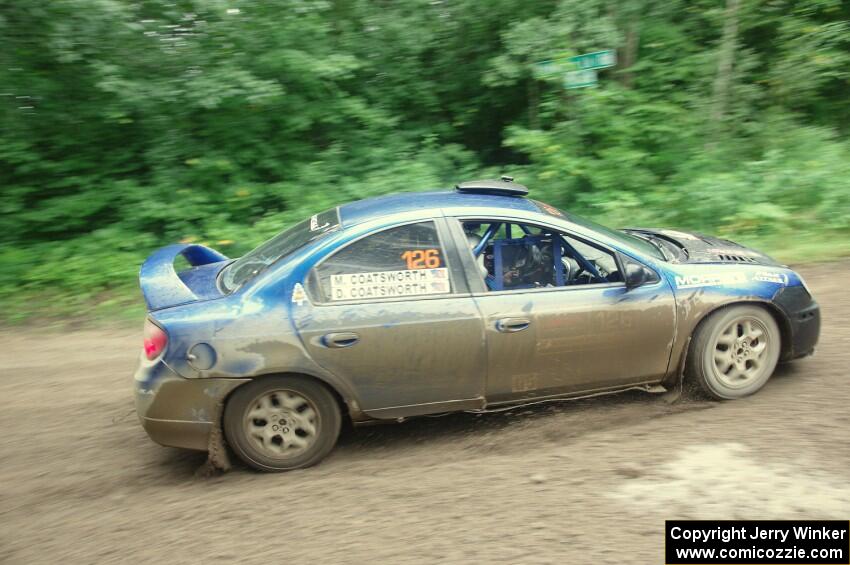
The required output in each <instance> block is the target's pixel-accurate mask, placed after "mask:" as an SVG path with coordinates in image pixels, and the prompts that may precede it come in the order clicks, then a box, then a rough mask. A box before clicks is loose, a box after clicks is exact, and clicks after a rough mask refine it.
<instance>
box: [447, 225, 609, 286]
mask: <svg viewBox="0 0 850 565" xmlns="http://www.w3.org/2000/svg"><path fill="white" fill-rule="evenodd" d="M462 225H463V230H464V232H465V234H466V238H467V242H468V244H469V248H470V250H471V252H472V253H473V255H474V256H475V261H476V263H477V265H478V270H479V271H480V272H481V275H482V276H483V277H484V281H485V283H486V284H487V289H488V290H519V289H529V288H546V287H561V286H575V285H588V284H607V283H614V282H622V281H623V277H622V275H621V273H620V269H619V265H618V263H617V259H616V257H615V256H614V254H613V253H612V252H611V251H608V250H606V249H603V248H601V247H597V246H595V245H591V244H589V243H586V242H584V241H582V240H579V239H576V238H574V237H572V236H570V235H568V234H566V233H562V232H558V231H555V230H551V229H548V228H543V227H539V226H534V225H530V224H518V223H509V222H497V221H464V222H462Z"/></svg>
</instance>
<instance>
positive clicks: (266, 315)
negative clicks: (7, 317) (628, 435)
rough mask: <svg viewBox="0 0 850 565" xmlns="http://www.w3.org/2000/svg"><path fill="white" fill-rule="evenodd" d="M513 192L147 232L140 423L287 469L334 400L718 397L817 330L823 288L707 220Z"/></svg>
mask: <svg viewBox="0 0 850 565" xmlns="http://www.w3.org/2000/svg"><path fill="white" fill-rule="evenodd" d="M527 193H528V191H527V189H526V188H525V187H523V186H521V185H519V184H516V183H514V182H513V179H510V178H509V177H503V178H502V179H500V180H494V181H473V182H467V183H462V184H460V185H458V186H457V187H456V189H455V190H452V191H444V192H430V193H427V192H426V193H410V194H397V195H392V196H385V197H381V198H374V199H370V200H363V201H360V202H352V203H349V204H345V205H343V206H339V207H337V208H333V209H331V210H327V211H326V212H322V213H320V214H316V215H314V216H312V217H310V218H307V219H305V220H304V221H303V222H301V223H298V224H296V225H294V226H292V227H290V228H289V229H287V230H285V231H283V232H282V233H280V234H279V235H277V236H275V237H274V238H272V239H270V240H269V241H267V242H266V243H264V244H262V245H260V246H259V247H257V248H256V249H254V250H253V251H251V252H250V253H248V254H246V255H245V256H243V257H240V258H238V259H235V260H231V259H228V258H227V257H225V256H223V255H221V254H220V253H218V252H216V251H213V250H212V249H209V248H207V247H204V246H201V245H171V246H168V247H165V248H162V249H160V250H158V251H156V252H155V253H153V254H152V255H151V256H150V257H149V258H148V259H147V260H146V261H145V263H144V265H143V266H142V269H141V275H140V283H141V287H142V292H143V294H144V297H145V301H146V302H147V306H148V310H149V313H148V317H147V321H146V324H145V338H144V352H143V354H142V356H141V361H140V366H139V368H138V370H137V372H136V375H135V389H136V406H137V411H138V414H139V417H140V419H141V422H142V425H143V426H144V428H145V430H147V432H148V434H149V435H150V436H151V437H152V438H153V439H154V440H155V441H157V442H159V443H161V444H163V445H169V446H177V447H183V448H191V449H199V450H208V451H210V452H211V455H212V454H221V453H222V450H223V448H224V446H225V441H226V445H227V446H229V448H230V449H231V450H232V452H233V453H235V454H236V455H237V456H238V457H239V458H240V459H242V460H243V461H244V462H245V463H247V464H248V465H250V466H253V467H255V468H257V469H262V470H267V471H280V470H286V469H294V468H298V467H304V466H308V465H311V464H314V463H316V462H318V461H319V460H320V459H322V458H323V457H324V456H325V455H327V454H328V452H329V451H330V450H331V449H332V448H333V446H334V443H335V442H336V439H337V436H338V434H339V431H340V427H341V425H342V424H343V422H344V421H346V420H347V421H350V422H352V423H354V424H359V423H365V422H374V421H378V420H400V419H403V418H407V417H411V416H418V415H423V414H434V413H444V412H452V411H472V412H481V411H487V410H489V409H493V408H494V407H498V406H500V405H510V404H522V403H533V402H540V401H546V400H549V399H555V398H566V397H575V396H582V395H588V394H603V393H608V392H616V391H621V390H625V389H634V388H641V389H644V390H647V391H660V390H664V388H663V387H665V386H669V385H672V384H674V383H677V382H678V380H679V379H680V378H681V377H682V376H685V377H687V378H689V379H692V380H693V381H694V382H696V383H698V384H699V385H700V386H701V387H702V388H703V389H704V390H705V392H706V393H707V394H708V395H710V396H712V397H715V398H719V399H732V398H738V397H742V396H745V395H748V394H751V393H753V392H755V391H757V390H758V389H760V388H761V387H762V386H763V385H764V384H765V382H766V381H767V380H768V378H769V377H770V376H771V374H772V373H773V371H774V369H775V367H776V365H777V363H778V362H779V361H784V360H790V359H793V358H797V357H801V356H804V355H807V354H810V353H812V351H813V350H814V347H815V344H816V342H817V339H818V333H819V326H820V314H819V310H818V306H817V304H816V303H815V302H814V300H813V299H812V296H811V294H810V292H809V290H808V289H807V288H806V285H805V283H804V282H803V279H802V278H801V277H800V275H798V274H797V273H795V272H794V271H792V270H791V269H789V268H787V267H785V266H783V265H780V264H778V263H776V262H775V261H773V260H772V259H770V258H769V257H767V256H765V255H763V254H761V253H759V252H757V251H753V250H751V249H748V248H745V247H743V246H740V245H737V244H735V243H733V242H731V241H727V240H724V239H719V238H715V237H708V236H704V235H699V234H695V233H687V232H681V231H673V230H663V229H661V230H655V229H630V230H622V231H617V230H612V229H608V228H606V227H603V226H600V225H597V224H594V223H592V222H589V221H587V220H584V219H581V218H578V217H576V216H573V215H571V214H568V213H566V212H562V211H560V210H558V209H557V208H554V207H552V206H549V205H547V204H543V203H541V202H537V201H535V200H532V199H529V198H527ZM179 256H182V257H183V258H185V260H186V262H188V264H189V267H188V268H185V269H182V270H179V272H178V270H177V269H175V266H174V265H175V260H176V259H177V258H178V257H179ZM224 453H226V451H225V452H224Z"/></svg>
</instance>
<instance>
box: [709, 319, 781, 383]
mask: <svg viewBox="0 0 850 565" xmlns="http://www.w3.org/2000/svg"><path fill="white" fill-rule="evenodd" d="M770 340H771V336H770V334H769V333H768V330H767V327H765V325H764V324H763V323H762V322H761V321H760V320H758V319H757V318H752V317H745V318H738V319H737V320H734V321H733V322H731V323H729V324H728V325H727V326H726V327H725V328H723V330H722V331H721V332H720V333H719V334H718V335H717V339H715V341H714V348H713V350H712V353H713V355H714V368H715V373H716V375H717V379H718V380H719V381H720V383H721V384H722V385H723V386H726V387H729V388H743V387H746V386H749V385H750V384H752V383H753V382H755V381H757V380H759V379H760V378H762V377H763V376H764V374H765V373H766V372H767V370H769V368H770V367H769V359H770V355H769V351H770V347H771V343H770Z"/></svg>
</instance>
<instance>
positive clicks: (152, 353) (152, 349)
mask: <svg viewBox="0 0 850 565" xmlns="http://www.w3.org/2000/svg"><path fill="white" fill-rule="evenodd" d="M144 343H145V357H147V358H148V359H150V360H153V359H156V358H157V357H159V356H160V355H161V354H162V352H163V351H165V346H166V345H168V334H166V333H165V330H163V329H162V328H160V327H159V326H157V325H156V324H154V323H153V322H151V321H150V320H145V342H144Z"/></svg>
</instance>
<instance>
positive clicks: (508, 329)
mask: <svg viewBox="0 0 850 565" xmlns="http://www.w3.org/2000/svg"><path fill="white" fill-rule="evenodd" d="M530 325H531V320H529V319H528V318H502V319H501V320H497V321H496V329H497V330H499V331H500V332H502V333H514V332H521V331H522V330H524V329H526V328H527V327H528V326H530Z"/></svg>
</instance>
